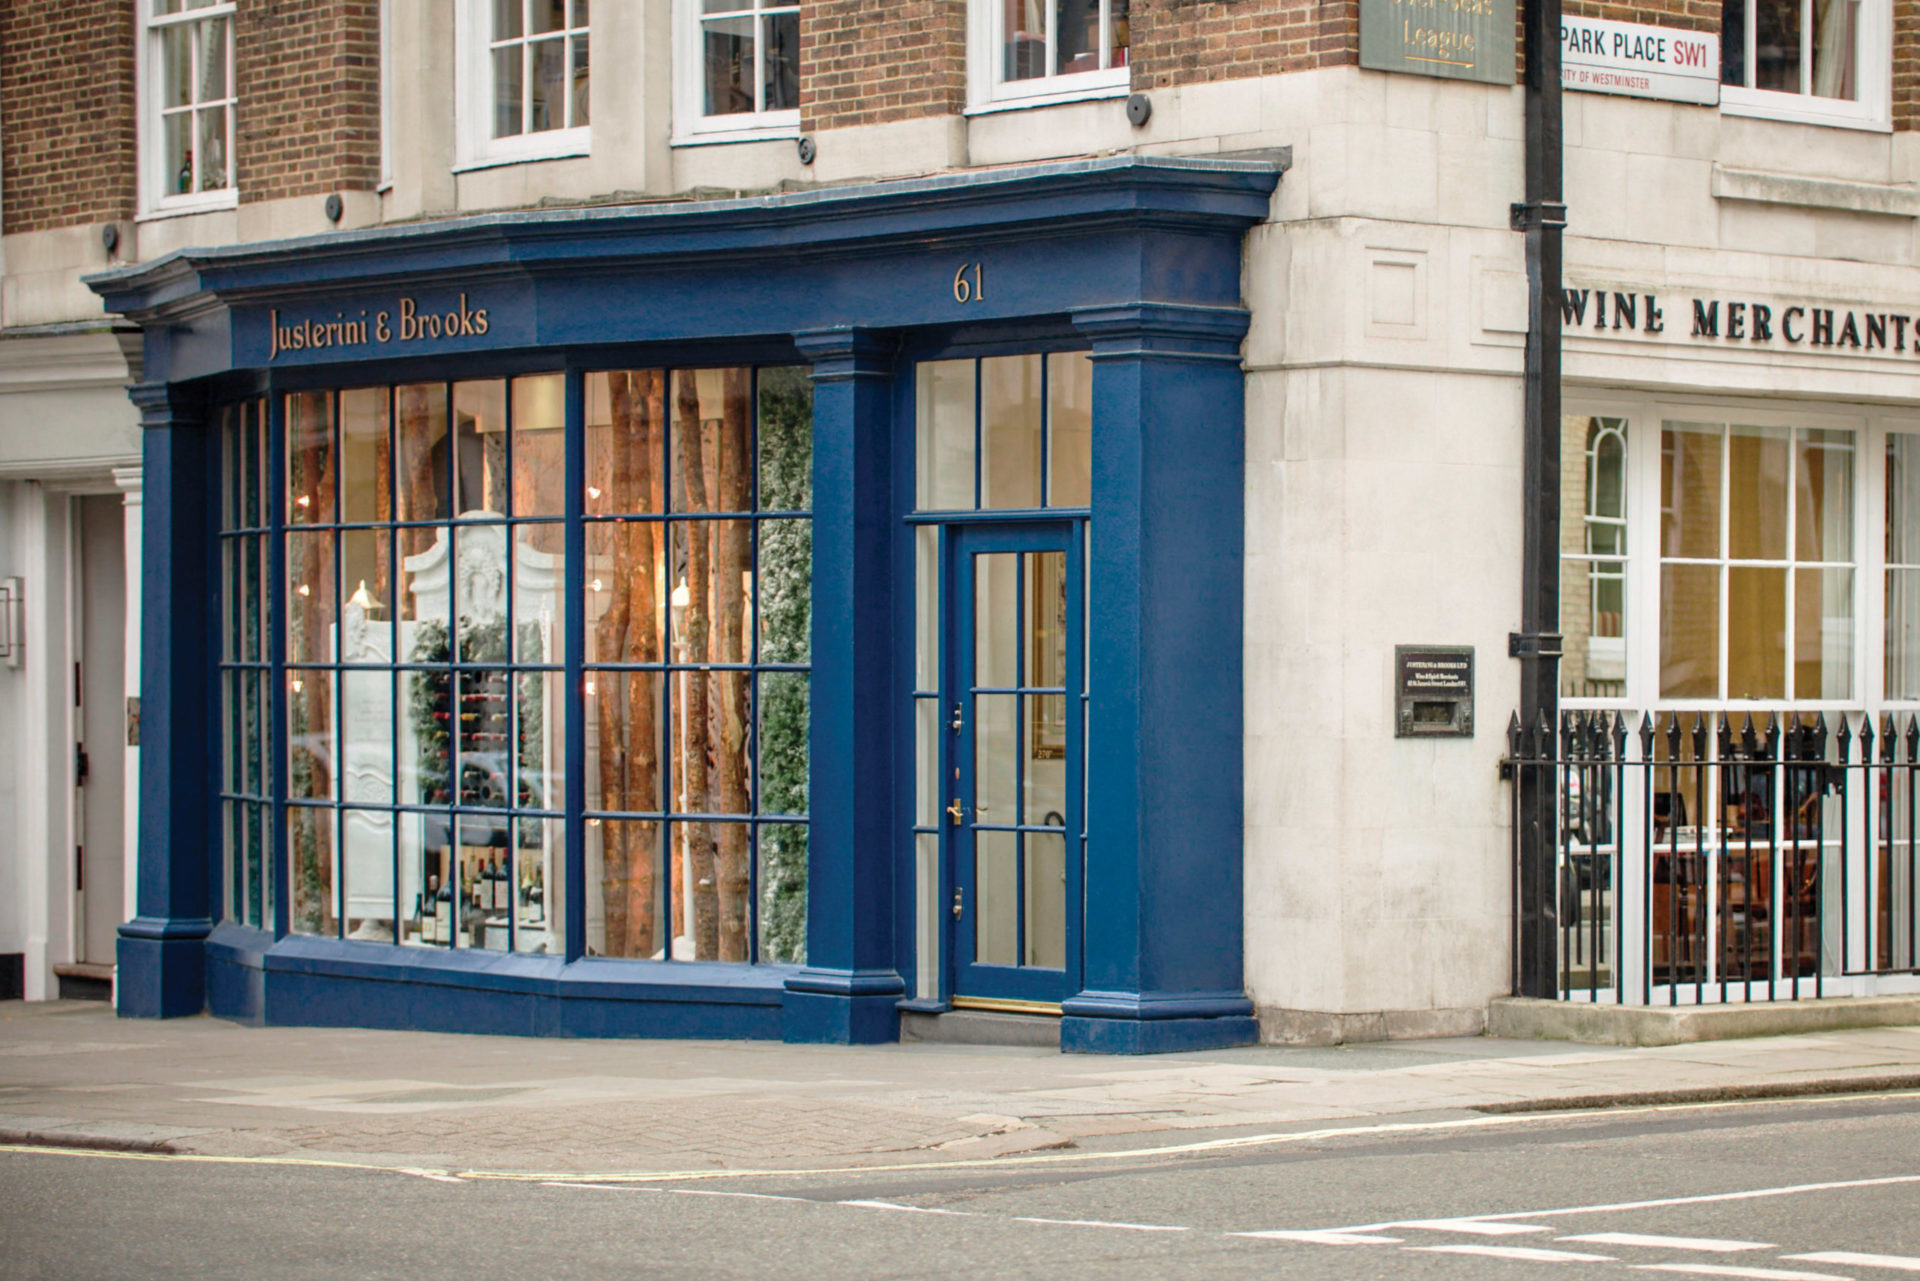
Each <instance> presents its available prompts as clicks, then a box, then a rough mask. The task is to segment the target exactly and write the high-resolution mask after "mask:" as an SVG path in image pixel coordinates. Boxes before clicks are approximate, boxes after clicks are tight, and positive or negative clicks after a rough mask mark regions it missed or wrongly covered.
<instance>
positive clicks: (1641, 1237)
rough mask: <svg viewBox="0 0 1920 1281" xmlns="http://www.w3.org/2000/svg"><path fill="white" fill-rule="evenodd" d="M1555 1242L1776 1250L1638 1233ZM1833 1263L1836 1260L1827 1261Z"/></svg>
mask: <svg viewBox="0 0 1920 1281" xmlns="http://www.w3.org/2000/svg"><path fill="white" fill-rule="evenodd" d="M1554 1239H1555V1240H1556V1241H1585V1242H1587V1243H1588V1244H1589V1245H1643V1246H1646V1247H1647V1248H1648V1249H1650V1250H1705V1251H1708V1252H1710V1253H1713V1252H1717V1253H1721V1254H1731V1253H1733V1252H1734V1251H1736V1250H1777V1249H1779V1247H1778V1246H1774V1245H1769V1244H1767V1243H1766V1242H1765V1241H1722V1240H1720V1239H1719V1238H1718V1237H1660V1236H1647V1235H1645V1234H1643V1233H1639V1232H1587V1233H1583V1234H1581V1235H1580V1236H1575V1237H1555V1238H1554ZM1825 1262H1829V1263H1834V1262H1838V1260H1834V1259H1828V1260H1825Z"/></svg>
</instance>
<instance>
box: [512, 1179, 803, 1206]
mask: <svg viewBox="0 0 1920 1281" xmlns="http://www.w3.org/2000/svg"><path fill="white" fill-rule="evenodd" d="M540 1186H541V1187H543V1188H577V1189H579V1190H580V1191H582V1192H651V1193H653V1194H654V1195H655V1196H725V1197H735V1198H738V1199H739V1200H742V1201H813V1203H814V1204H815V1205H819V1204H820V1202H819V1201H816V1200H814V1198H812V1197H804V1196H776V1195H775V1194H773V1193H771V1192H724V1191H722V1190H720V1189H719V1188H636V1187H629V1186H627V1185H625V1184H618V1183H570V1182H567V1181H566V1180H563V1179H548V1180H546V1181H544V1182H542V1183H541V1185H540Z"/></svg>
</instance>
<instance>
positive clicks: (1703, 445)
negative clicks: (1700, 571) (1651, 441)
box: [1660, 423, 1720, 557]
mask: <svg viewBox="0 0 1920 1281" xmlns="http://www.w3.org/2000/svg"><path fill="white" fill-rule="evenodd" d="M1660 554H1661V555H1662V556H1682V557H1716V556H1718V555H1720V428H1719V427H1717V426H1713V425H1711V424H1706V425H1703V424H1697V423H1668V424H1667V425H1666V428H1665V430H1663V431H1662V432H1661V433H1660Z"/></svg>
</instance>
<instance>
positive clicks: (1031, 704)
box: [1019, 694, 1067, 827]
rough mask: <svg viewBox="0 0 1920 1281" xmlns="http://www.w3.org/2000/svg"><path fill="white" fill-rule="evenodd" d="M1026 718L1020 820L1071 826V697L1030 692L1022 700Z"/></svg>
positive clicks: (1022, 742) (1023, 734)
mask: <svg viewBox="0 0 1920 1281" xmlns="http://www.w3.org/2000/svg"><path fill="white" fill-rule="evenodd" d="M1020 711H1021V715H1022V717H1023V718H1024V719H1023V723H1022V724H1021V726H1020V750H1021V751H1023V752H1024V753H1026V760H1025V761H1024V762H1023V763H1022V769H1021V773H1022V775H1023V776H1024V782H1025V787H1024V788H1023V793H1024V794H1023V795H1022V797H1021V814H1020V820H1019V821H1020V822H1022V823H1029V824H1033V825H1034V826H1038V827H1065V826H1066V825H1067V747H1066V740H1067V696H1066V695H1065V694H1029V695H1027V696H1026V697H1025V698H1023V699H1021V701H1020Z"/></svg>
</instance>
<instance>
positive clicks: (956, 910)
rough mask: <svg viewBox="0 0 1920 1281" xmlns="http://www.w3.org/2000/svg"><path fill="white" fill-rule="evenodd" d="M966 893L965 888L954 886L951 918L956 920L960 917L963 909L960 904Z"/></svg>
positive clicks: (963, 900)
mask: <svg viewBox="0 0 1920 1281" xmlns="http://www.w3.org/2000/svg"><path fill="white" fill-rule="evenodd" d="M966 893H967V892H966V891H965V890H963V889H960V888H959V887H958V886H956V887H954V891H953V919H954V920H956V921H957V920H959V919H960V914H961V912H962V911H964V910H965V909H964V907H963V906H962V905H963V904H964V903H965V902H966Z"/></svg>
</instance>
